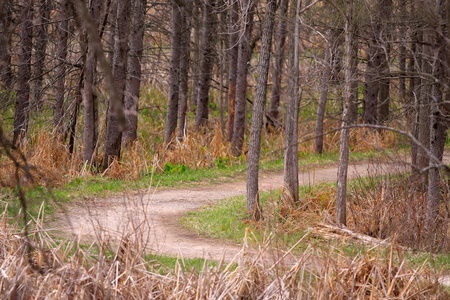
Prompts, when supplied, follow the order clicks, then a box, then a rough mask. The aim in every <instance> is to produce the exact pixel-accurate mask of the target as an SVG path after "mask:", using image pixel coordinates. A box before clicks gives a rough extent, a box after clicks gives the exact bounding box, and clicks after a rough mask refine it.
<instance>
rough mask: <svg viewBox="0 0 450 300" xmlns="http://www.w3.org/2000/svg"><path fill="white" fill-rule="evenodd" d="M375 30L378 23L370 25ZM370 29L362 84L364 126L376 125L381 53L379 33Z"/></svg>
mask: <svg viewBox="0 0 450 300" xmlns="http://www.w3.org/2000/svg"><path fill="white" fill-rule="evenodd" d="M372 26H373V27H375V28H377V27H379V26H380V24H379V22H377V23H376V24H373V25H372ZM375 28H374V29H372V31H371V37H370V38H369V50H368V60H367V66H366V75H365V77H366V78H365V84H364V110H363V120H364V123H366V124H377V123H378V113H377V112H378V110H377V108H378V92H379V90H380V66H381V53H380V52H381V51H382V49H380V47H379V45H378V41H377V34H378V32H379V31H380V30H379V29H378V28H377V29H375Z"/></svg>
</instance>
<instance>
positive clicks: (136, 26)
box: [123, 0, 147, 144]
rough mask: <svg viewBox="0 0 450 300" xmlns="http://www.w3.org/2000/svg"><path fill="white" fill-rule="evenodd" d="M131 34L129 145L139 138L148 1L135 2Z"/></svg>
mask: <svg viewBox="0 0 450 300" xmlns="http://www.w3.org/2000/svg"><path fill="white" fill-rule="evenodd" d="M132 2H133V10H132V15H131V32H130V42H129V52H128V67H127V83H126V88H125V99H124V106H125V107H124V108H125V117H126V119H127V129H126V130H125V131H124V133H123V142H124V143H125V144H128V143H130V142H133V141H135V140H136V138H137V126H138V107H139V92H140V88H141V73H142V70H141V61H142V53H143V49H144V32H145V12H146V5H147V0H133V1H132Z"/></svg>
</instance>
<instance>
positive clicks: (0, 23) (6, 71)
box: [0, 1, 13, 90]
mask: <svg viewBox="0 0 450 300" xmlns="http://www.w3.org/2000/svg"><path fill="white" fill-rule="evenodd" d="M8 2H9V1H2V2H0V32H2V34H0V82H1V86H0V88H1V89H4V90H8V89H10V86H11V82H12V72H11V53H10V47H11V36H12V33H13V26H11V25H12V17H11V11H10V9H9V7H8V5H6V4H8Z"/></svg>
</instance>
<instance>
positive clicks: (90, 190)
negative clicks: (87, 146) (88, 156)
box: [0, 151, 390, 216]
mask: <svg viewBox="0 0 450 300" xmlns="http://www.w3.org/2000/svg"><path fill="white" fill-rule="evenodd" d="M389 153H390V151H384V152H379V151H367V152H363V153H362V152H361V153H358V152H355V153H352V154H351V160H352V161H353V162H356V161H360V160H364V159H368V158H372V157H379V156H381V155H386V154H389ZM338 159H339V154H338V153H324V154H322V155H317V154H315V153H299V167H313V166H314V167H317V166H324V165H329V164H333V163H336V162H337V161H338ZM282 168H283V159H282V158H281V157H280V158H278V159H274V160H266V161H263V162H261V164H260V170H261V171H273V170H281V169H282ZM245 171H246V165H245V162H241V163H238V164H234V165H232V166H231V167H226V168H224V167H221V166H220V164H218V166H216V167H213V168H209V169H197V170H192V169H186V170H184V171H183V172H173V173H168V174H167V173H156V172H154V173H149V174H147V175H144V176H141V177H140V178H139V179H137V180H119V179H114V178H109V177H102V176H96V177H86V178H81V177H79V178H75V179H74V180H71V181H70V182H69V183H67V184H65V185H64V186H59V187H55V188H52V189H47V188H44V187H42V186H35V187H33V188H28V189H27V191H26V194H25V196H26V199H27V206H28V211H29V213H31V214H32V215H34V216H35V215H36V214H37V213H38V211H39V209H40V207H41V203H42V202H43V201H45V213H46V215H49V214H51V213H52V212H53V211H54V209H55V207H57V206H58V205H64V204H65V203H68V202H70V200H71V199H83V198H86V197H89V198H90V197H107V196H111V195H114V194H118V193H122V192H126V191H132V190H140V189H147V188H149V187H153V188H174V187H181V186H184V187H187V186H195V185H198V184H199V183H202V184H203V185H204V184H216V183H223V182H224V181H232V180H245ZM0 201H4V202H7V203H8V204H9V206H8V210H9V213H10V215H16V214H17V213H18V212H19V209H20V205H19V202H18V200H17V199H16V197H15V194H14V191H13V190H12V189H9V188H4V189H2V190H1V191H0Z"/></svg>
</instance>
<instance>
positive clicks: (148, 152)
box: [0, 120, 398, 186]
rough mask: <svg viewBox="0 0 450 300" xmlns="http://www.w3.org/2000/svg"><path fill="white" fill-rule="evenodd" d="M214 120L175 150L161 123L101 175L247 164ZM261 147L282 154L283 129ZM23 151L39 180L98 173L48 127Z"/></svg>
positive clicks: (357, 135) (310, 143)
mask: <svg viewBox="0 0 450 300" xmlns="http://www.w3.org/2000/svg"><path fill="white" fill-rule="evenodd" d="M211 124H212V125H210V128H209V129H206V130H205V131H204V132H196V131H194V130H193V129H192V128H191V129H190V130H189V131H188V132H189V134H188V135H187V137H186V139H185V140H184V141H183V142H178V141H175V142H174V143H173V144H172V145H173V147H171V148H170V149H168V148H167V147H166V146H165V145H164V144H162V143H159V144H156V145H155V144H154V142H153V141H154V140H155V137H156V136H157V135H160V133H161V132H163V127H162V126H161V125H158V126H159V127H157V128H155V129H154V130H152V131H150V133H148V134H150V135H151V136H152V137H151V139H150V140H145V139H144V138H143V137H139V138H138V140H137V141H136V142H135V143H134V144H133V145H131V146H129V147H125V148H123V149H122V155H121V159H120V161H118V162H115V163H114V164H113V165H112V166H111V167H110V168H109V169H108V170H107V171H106V172H104V171H103V172H102V174H103V175H107V176H110V177H112V178H119V179H123V180H132V179H138V178H139V177H140V176H142V175H143V174H148V173H149V171H151V168H152V167H154V166H155V167H156V168H155V171H157V172H163V171H164V166H165V165H166V164H167V163H171V164H172V165H177V164H178V165H184V166H186V167H188V168H190V169H199V168H212V167H215V166H216V165H217V161H218V160H220V164H221V166H222V167H226V166H231V165H233V164H240V163H242V162H245V159H246V153H247V150H248V149H247V148H246V144H244V149H243V153H244V155H243V156H242V157H241V158H240V159H237V158H233V156H232V154H231V144H230V142H228V141H227V138H226V136H224V135H223V133H222V130H221V128H220V124H218V123H217V122H214V121H212V122H211ZM147 125H148V124H147ZM337 127H339V124H338V122H336V121H330V120H327V121H326V122H325V128H326V129H325V131H331V133H330V134H327V135H325V136H324V149H325V151H328V152H336V151H338V150H339V132H338V131H334V132H333V131H332V128H337ZM311 132H312V129H311V128H309V126H307V124H306V125H305V124H301V125H300V127H299V136H300V141H301V142H300V143H299V152H300V153H304V154H306V153H314V140H313V135H312V134H311ZM350 141H351V145H352V149H353V151H361V152H363V151H367V150H372V149H374V148H376V149H386V148H390V147H395V146H396V145H397V143H398V137H397V136H396V135H395V134H394V133H391V132H387V133H382V134H380V133H379V132H377V131H374V130H366V129H355V130H352V131H351V136H350ZM78 144H79V143H78ZM261 147H262V151H261V160H274V159H277V158H281V157H282V155H283V148H284V133H283V130H282V129H280V130H278V131H271V130H264V131H263V135H262V142H261ZM21 151H22V152H23V153H25V156H26V158H27V160H28V163H29V164H30V165H33V166H35V167H36V169H38V170H39V174H37V173H36V174H35V180H36V182H35V183H34V184H39V185H46V184H49V183H50V184H52V185H60V184H64V183H67V182H68V181H70V180H72V179H74V178H76V177H86V176H97V175H98V173H97V171H96V170H95V168H93V167H92V166H88V165H85V164H83V162H82V155H81V153H82V148H81V147H78V148H76V149H75V151H74V153H73V154H72V155H71V154H70V153H69V149H68V147H67V145H66V144H65V143H63V142H62V141H60V140H59V139H56V138H55V137H54V135H52V134H50V133H48V132H46V131H40V132H38V133H36V134H35V135H33V137H32V138H30V140H29V142H28V144H27V145H26V146H25V147H23V148H22V149H21ZM102 153H103V150H102V149H101V147H100V149H99V157H98V160H99V162H100V164H99V165H101V160H102ZM0 163H2V165H1V167H2V169H3V170H5V171H4V172H2V174H1V175H0V180H1V182H2V185H4V186H13V185H14V182H15V174H14V172H15V171H14V170H15V169H14V166H13V165H12V164H11V163H10V162H9V161H7V160H4V161H3V162H0Z"/></svg>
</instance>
